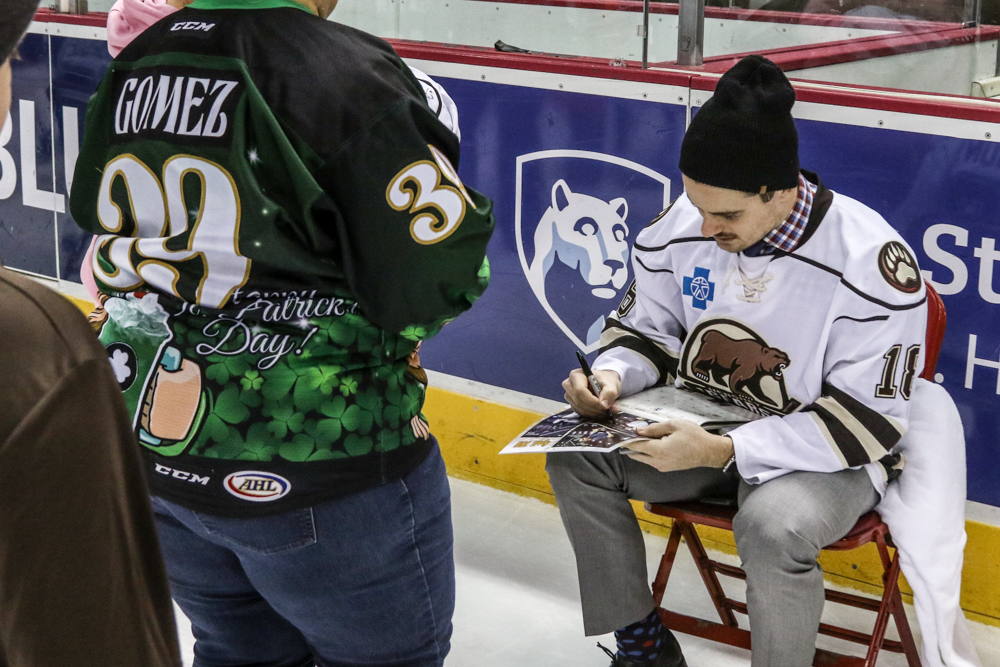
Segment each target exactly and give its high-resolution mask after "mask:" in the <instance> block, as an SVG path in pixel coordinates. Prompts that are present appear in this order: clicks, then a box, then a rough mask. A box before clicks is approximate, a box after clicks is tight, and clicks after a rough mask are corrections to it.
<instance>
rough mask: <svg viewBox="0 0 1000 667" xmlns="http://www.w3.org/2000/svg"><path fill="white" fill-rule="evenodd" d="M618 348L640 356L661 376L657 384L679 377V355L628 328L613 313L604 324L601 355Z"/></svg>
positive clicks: (616, 314)
mask: <svg viewBox="0 0 1000 667" xmlns="http://www.w3.org/2000/svg"><path fill="white" fill-rule="evenodd" d="M616 347H624V348H627V349H629V350H632V351H633V352H635V353H636V354H637V355H639V356H640V357H641V358H642V359H643V360H644V361H645V362H646V363H648V364H649V365H650V366H651V367H652V368H655V369H656V374H657V375H658V376H659V379H658V380H657V384H666V383H668V382H673V381H674V379H675V378H676V377H677V361H678V355H677V353H676V352H672V351H671V350H670V349H668V348H667V346H666V345H663V344H661V343H657V342H656V341H655V340H653V339H652V338H650V337H649V336H646V335H643V334H642V333H640V332H638V331H636V330H635V329H632V328H631V327H627V326H625V325H624V324H622V323H621V320H619V319H618V313H612V314H611V315H610V316H609V317H608V319H607V321H606V322H605V323H604V331H603V332H601V354H603V353H605V352H607V351H608V350H612V349H614V348H616Z"/></svg>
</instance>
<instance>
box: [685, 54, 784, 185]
mask: <svg viewBox="0 0 1000 667" xmlns="http://www.w3.org/2000/svg"><path fill="white" fill-rule="evenodd" d="M793 104H795V91H794V90H793V89H792V85H791V84H790V83H788V79H787V78H785V74H784V72H782V71H781V69H780V68H779V67H778V66H777V65H775V64H774V63H772V62H771V61H770V60H768V59H767V58H764V57H762V56H758V55H753V56H747V57H746V58H744V59H743V60H741V61H740V62H738V63H736V65H734V66H733V68H732V69H730V70H729V71H728V72H726V73H725V74H724V75H723V76H722V78H721V79H719V83H718V85H717V86H716V88H715V95H714V96H713V97H712V99H710V100H709V101H708V102H706V103H705V106H703V107H702V108H701V110H700V111H698V113H696V114H695V115H694V117H693V118H692V119H691V126H690V127H689V128H688V131H687V134H685V135H684V142H683V143H682V144H681V163H680V168H681V172H682V173H683V174H684V175H685V176H687V177H688V178H690V179H693V180H695V181H697V182H699V183H704V184H706V185H714V186H715V187H718V188H725V189H727V190H740V191H742V192H752V193H761V192H762V191H764V189H765V188H766V191H773V190H788V189H790V188H794V187H797V186H798V183H799V135H798V133H797V132H796V131H795V122H794V121H793V120H792V105H793Z"/></svg>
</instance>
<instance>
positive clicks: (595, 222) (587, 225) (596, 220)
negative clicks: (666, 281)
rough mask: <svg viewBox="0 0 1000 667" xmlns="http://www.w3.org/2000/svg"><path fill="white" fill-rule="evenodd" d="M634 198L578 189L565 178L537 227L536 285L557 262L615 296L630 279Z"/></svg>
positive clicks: (532, 273) (531, 273) (532, 271)
mask: <svg viewBox="0 0 1000 667" xmlns="http://www.w3.org/2000/svg"><path fill="white" fill-rule="evenodd" d="M627 217H628V202H627V201H625V199H624V198H623V197H619V198H617V199H614V200H612V201H610V202H606V201H604V200H603V199H598V198H597V197H591V196H589V195H585V194H581V193H578V192H573V191H572V190H570V187H569V185H568V184H567V183H566V181H564V180H562V179H559V180H558V181H556V184H555V185H553V186H552V206H550V207H549V209H548V210H547V211H545V214H544V215H543V216H542V219H541V221H540V222H539V223H538V226H537V227H535V258H534V259H533V260H532V261H531V264H530V266H529V267H528V281H529V282H531V283H532V285H534V284H536V283H544V282H545V274H547V273H548V272H549V269H550V268H552V263H553V262H555V261H560V262H562V263H563V264H565V265H566V266H568V267H570V268H572V269H575V270H577V271H579V272H580V275H581V276H583V279H584V280H586V281H587V284H588V285H593V286H594V288H593V289H592V290H591V293H592V294H593V295H594V296H596V297H598V298H600V299H614V298H615V297H616V296H617V295H618V290H619V289H621V288H622V287H624V286H625V283H626V282H627V281H628V273H629V272H628V258H629V252H628V241H626V239H627V238H628V235H629V229H628V226H627V225H626V224H625V219H626V218H627Z"/></svg>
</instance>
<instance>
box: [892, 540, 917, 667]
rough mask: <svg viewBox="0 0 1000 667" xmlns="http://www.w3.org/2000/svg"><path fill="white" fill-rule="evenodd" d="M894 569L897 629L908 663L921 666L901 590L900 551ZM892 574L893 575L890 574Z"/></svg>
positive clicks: (893, 598)
mask: <svg viewBox="0 0 1000 667" xmlns="http://www.w3.org/2000/svg"><path fill="white" fill-rule="evenodd" d="M892 569H894V570H895V571H896V582H897V583H896V586H895V590H894V592H893V596H892V600H891V601H890V605H891V610H892V617H893V619H894V620H895V621H896V630H897V631H898V632H899V641H900V643H902V644H903V654H904V655H905V656H906V664H907V665H908V666H909V667H920V653H919V652H918V651H917V644H916V642H915V641H914V640H913V632H912V631H911V630H910V621H909V620H908V619H907V618H906V609H905V607H903V596H902V595H901V594H900V592H899V569H900V568H899V552H898V551H897V552H896V558H895V560H893V562H892ZM890 576H892V575H891V574H890Z"/></svg>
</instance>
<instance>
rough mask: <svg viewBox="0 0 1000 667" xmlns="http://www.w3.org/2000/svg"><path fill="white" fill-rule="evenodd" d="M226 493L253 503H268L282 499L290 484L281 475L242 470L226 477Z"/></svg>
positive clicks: (290, 486) (289, 489) (289, 488)
mask: <svg viewBox="0 0 1000 667" xmlns="http://www.w3.org/2000/svg"><path fill="white" fill-rule="evenodd" d="M222 485H223V486H224V487H225V489H226V491H228V492H229V493H231V494H232V495H234V496H236V497H237V498H241V499H243V500H249V501H250V502H254V503H269V502H271V501H273V500H277V499H278V498H283V497H285V496H287V495H288V492H289V491H291V490H292V483H291V482H289V481H288V480H287V479H285V478H284V477H282V476H281V475H275V474H274V473H270V472H260V471H259V470H243V471H240V472H234V473H233V474H231V475H229V476H228V477H226V479H225V481H223V483H222Z"/></svg>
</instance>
